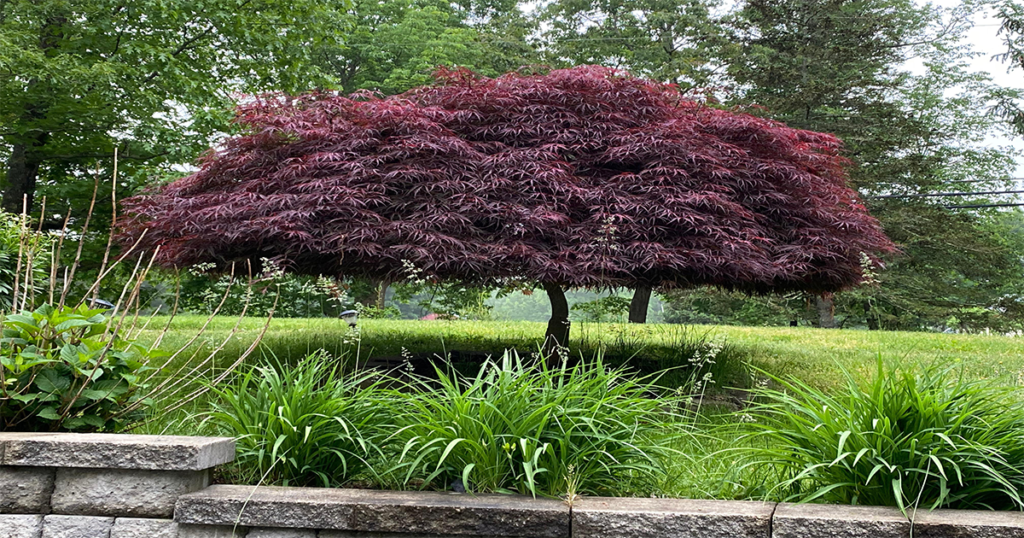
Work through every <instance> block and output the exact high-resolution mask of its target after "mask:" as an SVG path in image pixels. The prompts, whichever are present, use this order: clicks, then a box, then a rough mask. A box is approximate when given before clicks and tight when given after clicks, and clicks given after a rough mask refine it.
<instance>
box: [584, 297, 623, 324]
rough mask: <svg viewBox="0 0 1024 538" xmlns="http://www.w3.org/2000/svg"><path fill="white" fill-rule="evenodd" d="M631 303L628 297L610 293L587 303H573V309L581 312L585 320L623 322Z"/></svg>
mask: <svg viewBox="0 0 1024 538" xmlns="http://www.w3.org/2000/svg"><path fill="white" fill-rule="evenodd" d="M629 303H630V300H629V298H627V297H619V296H617V295H610V296H608V297H600V298H598V299H594V300H593V301H587V302H585V303H576V304H574V305H572V308H571V310H573V311H574V312H579V313H580V314H581V315H582V317H583V321H596V322H601V321H613V322H615V321H618V322H621V321H622V319H623V318H624V317H625V316H626V314H628V313H629Z"/></svg>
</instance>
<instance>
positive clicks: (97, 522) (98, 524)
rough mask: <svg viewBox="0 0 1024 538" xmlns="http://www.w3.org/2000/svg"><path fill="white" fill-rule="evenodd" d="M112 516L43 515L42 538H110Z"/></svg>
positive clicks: (112, 522)
mask: <svg viewBox="0 0 1024 538" xmlns="http://www.w3.org/2000/svg"><path fill="white" fill-rule="evenodd" d="M113 525H114V518H112V517H94V516H55V515H49V516H45V517H43V538H110V528H111V527H112V526H113Z"/></svg>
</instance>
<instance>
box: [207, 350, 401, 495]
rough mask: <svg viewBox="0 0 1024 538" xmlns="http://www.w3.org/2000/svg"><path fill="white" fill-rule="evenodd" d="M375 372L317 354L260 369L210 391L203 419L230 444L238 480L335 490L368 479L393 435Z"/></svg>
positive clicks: (387, 406) (386, 401) (243, 372)
mask: <svg viewBox="0 0 1024 538" xmlns="http://www.w3.org/2000/svg"><path fill="white" fill-rule="evenodd" d="M380 379H381V377H380V375H379V374H377V373H376V372H370V371H367V372H355V373H342V371H341V361H339V360H336V359H335V358H333V357H331V356H329V355H327V354H326V353H323V352H318V353H314V354H312V355H310V356H308V357H306V358H305V359H303V360H301V361H299V362H298V364H295V365H289V366H282V365H270V364H265V365H262V366H253V367H248V368H245V369H243V370H241V371H240V372H239V374H238V375H237V377H236V378H235V380H234V382H233V383H230V384H227V385H222V386H220V387H213V388H212V392H213V394H214V395H215V396H216V399H215V400H214V401H213V403H212V407H213V410H212V411H211V412H210V413H209V418H210V420H211V422H212V423H213V425H214V426H215V427H216V428H217V430H218V431H219V432H221V433H222V434H226V435H229V436H232V437H234V438H235V439H236V446H237V457H236V458H235V464H234V467H233V473H234V474H235V475H236V477H235V478H237V479H239V480H241V481H243V483H252V484H255V483H268V484H281V485H285V486H323V487H339V486H342V485H344V484H346V483H347V482H349V481H351V480H352V479H353V478H355V477H363V476H365V475H367V474H370V475H372V473H373V469H371V465H370V464H371V462H374V463H378V466H379V461H380V459H381V455H382V453H381V450H380V447H379V445H378V442H379V440H380V438H381V437H382V435H384V434H386V433H391V432H393V431H394V429H395V427H394V426H392V424H393V423H392V422H391V420H392V416H391V413H390V410H389V409H390V404H391V401H390V399H389V398H388V396H387V395H388V394H390V391H388V390H386V389H384V388H383V387H382V386H381V385H380V383H379V380H380Z"/></svg>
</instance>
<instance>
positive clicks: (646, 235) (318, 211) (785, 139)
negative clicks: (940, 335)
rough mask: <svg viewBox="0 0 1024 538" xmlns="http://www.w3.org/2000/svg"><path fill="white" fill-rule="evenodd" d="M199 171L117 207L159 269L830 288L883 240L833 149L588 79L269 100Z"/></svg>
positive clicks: (554, 293)
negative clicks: (155, 252) (240, 264)
mask: <svg viewBox="0 0 1024 538" xmlns="http://www.w3.org/2000/svg"><path fill="white" fill-rule="evenodd" d="M238 122H239V123H240V124H241V125H242V127H243V129H244V134H243V135H241V136H237V137H234V138H231V139H229V140H227V141H226V142H225V144H224V145H223V147H222V148H221V149H219V150H218V151H216V152H214V153H211V154H210V155H209V156H208V157H206V158H205V160H204V161H203V162H202V167H201V169H200V170H199V171H198V172H196V173H194V174H192V175H190V176H188V177H186V178H184V179H181V180H179V181H176V182H174V183H171V184H170V185H167V186H165V187H163V188H160V189H159V190H156V191H154V192H152V193H149V194H145V195H141V196H137V197H134V198H131V199H128V200H126V201H125V206H126V209H127V211H128V215H129V218H128V220H127V221H126V224H125V225H124V236H125V239H126V240H127V241H134V240H137V239H139V237H140V236H142V232H143V231H144V230H145V231H146V233H145V235H144V236H142V241H141V244H142V246H143V247H146V248H152V247H156V246H157V245H159V246H160V247H161V250H160V252H159V257H158V261H159V262H160V263H162V264H164V265H168V266H179V267H182V266H189V265H192V264H196V263H200V262H216V263H219V264H225V263H228V262H232V261H239V260H252V261H255V260H258V259H259V258H263V257H266V258H272V259H275V260H277V261H279V262H280V263H282V264H283V265H284V266H285V267H287V268H288V269H289V270H291V271H294V272H297V273H307V274H326V275H355V276H366V277H370V278H375V279H388V280H395V279H399V278H401V277H402V276H403V271H404V269H403V262H405V263H406V264H408V263H412V264H413V265H415V266H416V268H418V269H419V270H420V271H422V274H425V275H429V276H432V277H434V278H437V279H458V280H461V281H465V282H467V283H471V284H472V283H479V284H490V283H496V282H502V281H505V279H525V280H530V281H536V282H539V283H540V284H541V285H542V286H543V287H544V289H545V290H546V291H547V293H548V296H549V298H550V299H551V303H552V318H551V321H550V323H549V326H548V337H549V339H550V340H549V342H550V341H556V342H562V343H564V342H566V341H567V339H568V328H569V326H568V313H569V311H568V305H567V303H566V300H565V295H564V293H563V290H564V289H566V288H575V287H612V286H627V287H634V288H647V289H650V288H651V287H680V286H682V287H689V286H697V285H714V286H721V287H725V288H731V289H741V290H747V291H750V292H754V293H763V292H772V291H789V290H805V291H809V292H816V293H827V292H834V291H838V290H841V289H844V288H848V287H850V286H853V285H856V284H857V283H858V282H859V281H860V280H861V278H862V275H861V260H862V257H863V256H864V255H865V254H866V255H868V256H875V255H877V254H878V253H880V252H884V251H889V250H892V249H893V245H892V244H891V243H890V241H889V240H888V239H887V238H886V237H885V235H884V234H883V233H882V231H881V229H880V227H879V225H878V222H877V221H876V220H875V219H874V218H872V217H871V216H870V215H869V214H868V213H867V211H866V209H865V207H864V206H863V205H862V204H861V203H860V201H859V199H858V196H857V194H856V193H855V192H854V191H853V190H851V189H850V188H848V187H847V186H846V175H845V172H844V166H845V165H846V164H847V162H846V160H845V159H843V158H842V157H841V155H840V149H841V143H840V141H839V140H838V139H836V138H835V137H834V136H832V135H828V134H823V133H816V132H809V131H802V130H797V129H792V128H789V127H787V126H785V125H783V124H781V123H778V122H774V121H769V120H766V119H762V118H757V117H754V116H751V115H748V114H743V113H737V112H731V111H725V110H720V109H716V108H713V107H709V106H706V105H704V104H701V103H698V102H694V101H690V100H687V99H685V98H683V97H682V96H681V95H680V94H679V92H678V91H677V90H676V89H675V88H674V87H673V86H670V85H663V84H659V83H655V82H651V81H647V80H643V79H639V78H634V77H632V76H630V75H628V74H627V73H623V72H621V71H616V70H612V69H606V68H601V67H592V66H587V67H578V68H574V69H565V70H556V71H551V72H550V73H548V74H546V75H520V74H508V75H504V76H502V77H498V78H495V79H490V78H484V77H478V76H475V75H473V74H472V73H469V72H466V71H461V70H456V71H441V72H439V73H438V76H437V81H436V83H435V84H433V85H430V86H425V87H421V88H417V89H414V90H412V91H410V92H407V93H405V94H402V95H397V96H393V97H387V98H378V97H373V96H370V95H354V96H350V97H340V96H335V95H328V94H310V95H303V96H299V97H283V96H270V97H265V98H261V99H258V100H255V101H253V102H251V103H248V104H245V105H242V106H241V107H240V109H239V112H238Z"/></svg>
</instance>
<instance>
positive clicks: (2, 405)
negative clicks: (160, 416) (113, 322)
mask: <svg viewBox="0 0 1024 538" xmlns="http://www.w3.org/2000/svg"><path fill="white" fill-rule="evenodd" d="M104 313H105V310H104V309H90V308H87V307H85V306H78V307H69V306H62V307H54V306H51V305H49V304H44V305H43V306H40V307H39V308H37V309H35V310H34V311H22V312H21V313H19V314H11V315H7V316H3V317H2V318H0V320H2V324H3V331H2V336H0V365H2V367H0V424H2V425H3V429H4V430H9V429H19V428H21V427H26V428H27V429H31V430H41V431H57V430H71V431H116V430H120V429H122V428H123V427H124V425H126V424H130V423H132V422H133V421H136V420H139V419H140V418H142V416H140V415H145V410H146V405H148V404H149V403H150V400H148V399H146V397H145V395H146V389H147V388H149V385H148V382H149V380H150V379H151V378H149V377H148V376H146V375H144V374H146V373H147V372H151V371H153V370H156V368H155V367H154V366H151V365H150V364H151V363H153V362H154V359H159V358H166V356H167V354H166V353H163V352H161V351H159V350H156V349H150V348H147V347H146V346H143V345H141V344H139V343H138V342H133V341H130V340H126V339H124V338H121V337H120V336H119V335H118V334H116V333H113V332H112V331H111V329H112V327H111V326H110V320H109V318H108V317H107V316H106V315H105V314H104ZM140 404H141V405H140Z"/></svg>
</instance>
